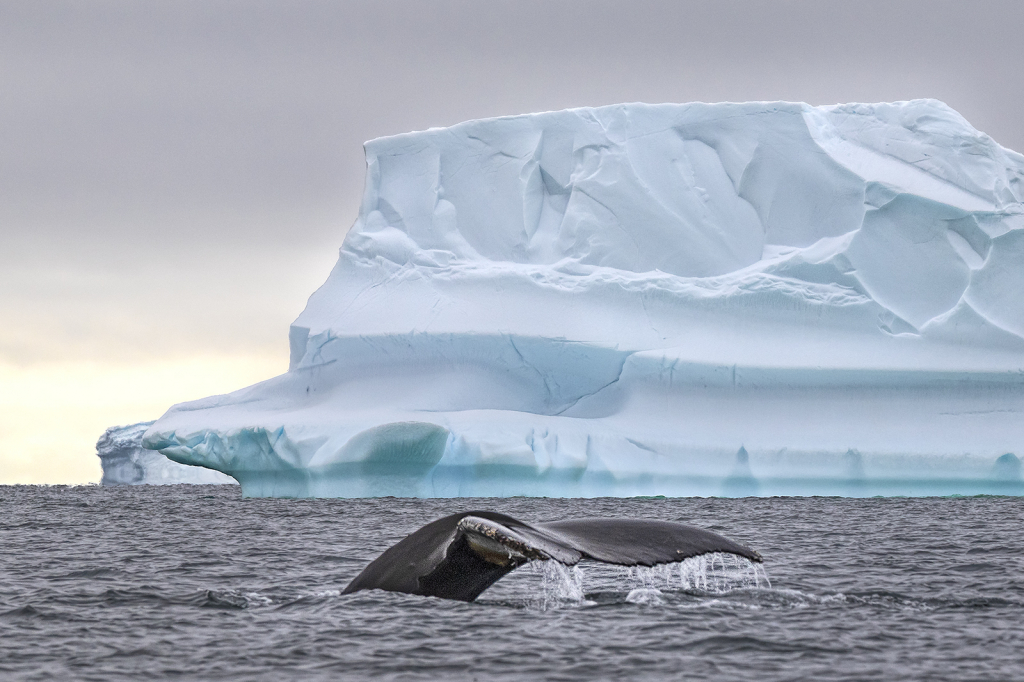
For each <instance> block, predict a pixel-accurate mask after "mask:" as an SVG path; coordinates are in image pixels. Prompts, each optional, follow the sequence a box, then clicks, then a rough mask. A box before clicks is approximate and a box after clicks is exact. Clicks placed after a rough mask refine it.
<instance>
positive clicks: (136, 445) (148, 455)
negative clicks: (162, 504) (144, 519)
mask: <svg viewBox="0 0 1024 682" xmlns="http://www.w3.org/2000/svg"><path fill="white" fill-rule="evenodd" d="M152 425H153V422H151V421H148V422H139V423H138V424H129V425H128V426H111V427H110V428H109V429H107V430H106V431H104V432H103V435H102V436H100V439H99V440H98V441H96V455H97V456H98V457H99V458H100V465H101V466H102V467H103V478H101V479H100V485H144V484H154V485H165V484H171V483H194V484H209V483H237V481H236V480H235V479H233V478H231V477H230V476H227V475H225V474H222V473H220V472H219V471H214V470H212V469H207V468H206V467H201V466H189V465H186V464H178V463H177V462H172V461H171V460H169V459H167V458H166V457H164V456H163V455H161V454H160V453H159V452H153V451H152V450H147V449H146V448H144V447H142V436H143V434H145V433H146V430H147V429H148V428H149V427H150V426H152Z"/></svg>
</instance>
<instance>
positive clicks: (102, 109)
mask: <svg viewBox="0 0 1024 682" xmlns="http://www.w3.org/2000/svg"><path fill="white" fill-rule="evenodd" d="M1021 27H1024V2H1020V0H1008V1H1005V2H1000V1H984V2H944V1H941V0H928V1H914V2H897V1H894V0H889V1H886V2H866V1H863V0H858V1H857V2H849V1H847V2H827V1H824V0H817V1H811V0H801V1H796V0H794V1H780V2H761V1H750V0H747V1H736V2H729V1H728V0H716V1H714V2H704V3H695V2H682V1H679V0H666V1H664V2H641V1H638V0H630V1H629V2H618V3H616V2H561V1H559V0H543V1H537V2H534V1H526V0H519V1H516V2H495V1H487V0H480V1H478V2H425V1H423V0H414V1H402V2H384V1H380V0H378V1H374V2H354V1H346V2H342V1H340V0H332V1H329V2H328V1H323V2H321V1H312V0H310V1H285V0H281V1H279V2H265V1H258V0H238V1H216V0H202V1H199V2H191V1H188V0H174V1H171V2H163V1H160V0H145V1H141V0H133V1H131V2H128V1H102V0H93V1H91V2H83V1H76V2H47V1H45V0H27V1H25V2H19V1H17V0H3V1H2V2H0V235H2V247H3V248H0V320H3V322H2V324H0V369H2V368H3V367H7V369H8V374H9V375H11V374H10V373H11V372H14V373H16V374H17V382H22V383H21V384H19V383H17V382H13V383H12V382H11V381H8V383H7V384H3V383H0V391H4V390H6V396H4V395H2V394H0V407H2V406H3V404H10V403H11V402H16V399H15V398H14V397H12V396H13V395H14V393H15V388H12V387H16V386H20V385H22V384H23V383H24V382H26V381H33V379H32V377H33V376H36V375H34V374H32V372H51V373H52V372H53V367H54V366H56V365H61V366H72V365H74V366H77V367H83V366H85V365H86V364H88V365H89V366H91V367H108V368H118V367H122V366H126V363H127V364H131V366H132V367H134V368H135V369H134V370H133V371H134V372H135V374H133V375H132V376H134V377H135V379H132V381H133V382H139V383H140V384H141V385H140V386H139V387H138V391H140V393H142V392H145V391H149V394H148V395H150V396H151V402H149V403H146V405H147V409H152V410H157V411H161V412H162V408H156V407H154V406H156V405H162V404H163V403H162V402H161V401H162V400H167V401H170V400H171V399H172V398H171V397H166V398H165V397H164V394H163V393H159V392H156V393H154V391H156V389H155V388H153V386H150V385H149V384H150V383H152V382H147V381H146V378H145V377H146V376H147V374H146V371H147V370H146V367H147V366H149V365H147V364H146V363H156V364H154V365H153V366H157V365H159V366H160V367H163V368H164V369H166V367H167V366H168V365H167V363H175V362H176V363H185V365H187V364H188V363H189V362H191V361H192V360H191V359H192V358H196V357H206V358H210V357H215V358H216V357H227V358H235V359H237V358H240V357H251V358H257V359H260V358H262V360H254V361H253V364H252V365H251V367H252V368H253V369H252V370H251V372H250V373H249V374H246V373H244V372H242V373H241V374H239V375H238V376H239V377H243V376H244V378H245V380H246V381H249V380H250V379H251V380H255V379H256V378H259V376H260V373H264V374H265V373H267V372H270V373H273V372H274V371H283V370H284V369H285V368H286V366H287V326H288V324H289V322H290V321H291V320H292V319H293V318H294V317H295V316H296V315H297V314H298V313H299V312H300V311H301V309H302V307H303V306H304V304H305V299H306V297H307V296H308V295H309V294H310V293H311V292H312V290H313V289H314V288H316V286H318V285H319V284H320V283H321V282H322V281H323V280H324V279H325V277H326V275H327V273H328V271H329V270H330V267H331V265H332V264H333V262H334V260H335V256H336V253H337V248H338V247H339V246H340V245H341V242H342V240H343V238H344V235H345V232H346V231H347V229H348V227H349V226H350V225H351V223H352V222H353V220H354V219H355V216H356V212H357V209H358V202H359V198H360V196H361V193H362V184H363V170H364V163H363V154H362V147H361V145H362V142H363V141H364V140H367V139H371V138H374V137H378V136H382V135H390V134H394V133H400V132H405V131H408V130H417V129H425V128H429V127H432V126H445V125H450V124H453V123H457V122H459V121H463V120H466V119H471V118H480V117H486V116H497V115H503V114H515V113H523V112H529V111H540V110H551V109H561V108H565V107H575V106H584V105H601V104H612V103H617V102H627V101H646V102H687V101H693V100H702V101H721V100H734V101H743V100H772V99H782V100H797V101H807V102H811V103H812V104H831V103H836V102H848V101H869V102H875V101H883V100H903V99H910V98H915V97H934V98H938V99H941V100H943V101H945V102H946V103H947V104H949V105H950V106H952V107H953V108H955V109H957V110H958V111H960V113H962V114H963V115H964V116H965V117H966V118H967V119H968V120H969V121H971V123H972V124H974V126H975V127H977V128H978V129H980V130H982V131H985V132H987V133H989V134H990V135H992V136H993V137H994V138H995V139H996V140H997V141H999V142H1000V143H1002V144H1003V145H1005V146H1008V147H1011V148H1015V149H1018V150H1021V151H1024V130H1022V125H1021V120H1022V117H1021V112H1022V111H1024V76H1022V73H1024V71H1022V68H1021V57H1020V30H1021ZM160 363H163V364H162V365H161V364H160ZM261 363H262V364H261ZM185 365H182V366H185ZM196 367H199V366H198V365H196V366H195V367H193V369H192V370H188V371H193V372H197V373H198V375H203V374H208V372H206V371H205V370H202V369H196ZM188 371H186V370H182V371H181V372H178V376H179V377H181V378H182V382H181V385H180V386H179V387H178V388H177V389H176V390H178V391H180V397H178V396H179V394H175V395H174V397H173V399H186V398H198V397H202V395H203V393H202V391H204V390H208V383H203V381H202V377H201V376H198V375H197V378H196V380H195V382H194V383H191V384H190V383H189V381H188V380H187V375H188ZM58 374H59V373H58ZM11 376H13V375H11ZM234 376H235V375H231V376H228V377H225V378H224V379H223V381H225V382H228V383H230V382H231V381H233V380H234V379H233V378H232V377H234ZM0 377H2V373H0ZM0 381H2V378H0ZM52 381H55V382H57V383H54V384H53V385H52V388H51V389H50V390H60V384H59V381H58V379H52ZM87 383H88V382H86V384H82V386H83V387H86V388H82V390H83V391H86V392H87V393H88V389H87ZM129 383H131V382H129ZM5 386H6V389H5V388H4V387H5ZM236 387H238V386H234V385H226V386H224V387H223V388H222V389H220V390H230V389H232V388H236ZM193 388H194V390H195V391H196V394H195V395H192V394H191V393H190V391H191V390H192V389H193ZM97 390H98V389H97ZM109 390H113V389H109ZM117 390H119V391H120V390H122V389H120V388H119V389H117ZM168 396H169V394H168ZM5 401H6V402H5ZM44 402H45V401H44ZM115 402H116V401H115ZM111 404H112V405H113V404H114V403H111ZM167 404H168V405H169V402H168V403H167ZM40 409H42V408H40ZM69 409H70V408H69ZM37 411H38V410H37ZM33 414H35V413H33ZM133 414H134V413H133ZM39 415H43V416H39ZM39 415H37V416H38V417H39V418H40V419H43V418H44V417H45V414H44V412H40V413H39ZM157 416H159V414H151V415H150V418H155V417H157ZM52 417H53V415H52V414H50V417H49V418H52ZM134 418H135V417H134V416H129V415H128V414H124V415H121V413H119V412H118V411H117V409H116V408H114V407H111V408H110V410H108V411H107V412H104V413H103V414H102V415H100V414H97V415H96V416H95V417H93V418H92V419H93V421H92V422H89V424H88V425H85V426H82V427H81V428H82V429H84V431H83V433H84V432H86V431H88V429H90V428H94V424H95V423H99V422H100V421H102V420H103V419H108V420H109V421H110V422H111V423H113V422H118V421H120V422H126V421H130V420H132V419H134ZM97 420H98V421H97ZM26 423H27V422H26ZM4 428H5V426H4V424H3V422H0V441H2V438H3V432H4ZM6 428H7V431H8V432H11V428H12V427H11V425H10V424H9V423H8V424H7V425H6ZM100 430H102V429H100ZM96 435H97V436H98V435H99V434H98V433H97V434H96ZM2 445H3V442H0V446H2ZM8 445H9V444H8ZM40 447H42V446H40ZM46 447H55V446H46ZM87 449H88V448H87ZM39 452H42V450H39ZM88 454H89V456H91V452H90V453H88ZM40 456H41V455H39V454H38V453H37V454H36V455H33V457H36V458H37V459H38V457H40ZM26 457H27V455H26ZM26 461H27V460H26ZM92 463H93V460H90V466H92ZM0 464H2V462H0ZM26 466H27V465H26ZM32 466H35V465H32ZM3 480H4V479H3V474H2V472H0V482H3Z"/></svg>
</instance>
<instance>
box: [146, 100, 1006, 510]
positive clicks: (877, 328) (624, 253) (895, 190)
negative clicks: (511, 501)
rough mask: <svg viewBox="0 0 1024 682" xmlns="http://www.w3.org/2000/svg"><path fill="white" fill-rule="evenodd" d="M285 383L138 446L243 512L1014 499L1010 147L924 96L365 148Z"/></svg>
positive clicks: (299, 326) (612, 115)
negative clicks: (194, 469) (793, 496)
mask: <svg viewBox="0 0 1024 682" xmlns="http://www.w3.org/2000/svg"><path fill="white" fill-rule="evenodd" d="M366 158H367V179H366V188H365V193H364V197H363V203H362V208H361V209H360V214H359V218H358V220H357V221H356V223H355V225H354V226H353V227H352V229H351V230H350V232H349V233H348V236H347V237H346V239H345V242H344V244H343V246H342V249H341V254H340V258H339V260H338V264H337V266H336V267H335V268H334V271H333V272H332V273H331V275H330V277H329V279H328V281H327V282H326V283H325V284H324V285H323V286H322V287H321V288H320V289H319V290H318V291H317V292H316V293H314V294H313V295H312V297H311V298H310V300H309V303H308V305H307V307H306V310H305V311H304V312H303V313H302V314H301V315H300V316H299V318H298V319H297V320H296V321H295V323H294V324H293V325H292V329H291V368H290V370H289V372H288V373H287V374H284V375H282V376H280V377H276V378H274V379H271V380H269V381H266V382H264V383H261V384H257V385H256V386H252V387H250V388H247V389H243V390H240V391H237V392H235V393H233V394H230V395H227V396H215V397H212V398H207V399H205V400H200V401H196V402H193V403H187V404H183V405H178V406H175V407H174V408H172V409H171V410H170V411H169V412H168V413H167V414H166V415H164V417H163V418H162V419H160V420H159V421H158V422H157V423H156V424H155V425H154V426H153V427H152V428H151V429H150V430H149V431H148V433H147V434H146V445H147V447H151V448H158V449H160V450H161V451H162V452H164V453H166V454H167V456H168V457H170V458H172V459H174V460H176V461H180V462H184V463H188V464H196V465H200V466H207V467H211V468H214V469H218V470H220V471H224V472H226V473H229V474H231V475H232V476H234V477H235V478H237V479H238V480H239V481H241V483H242V486H243V492H244V493H245V494H247V495H298V496H304V495H384V494H394V495H438V496H444V495H514V494H544V495H604V494H608V495H632V494H669V495H679V494H705V495H713V494H747V493H764V494H767V493H786V492H789V493H797V494H800V493H828V492H840V493H842V492H846V493H850V494H876V493H887V492H891V493H899V494H903V493H929V492H940V493H947V492H971V491H976V492H984V491H1017V492H1021V491H1024V487H1021V482H1020V480H1019V479H1020V477H1019V475H1018V476H1017V477H1016V478H1014V477H1013V476H1009V477H1007V476H1004V475H1002V474H999V473H998V472H1001V471H1003V469H1000V468H998V467H996V466H995V462H996V459H997V458H998V457H1000V456H1003V455H1005V454H1007V453H1009V452H1012V451H1017V452H1020V451H1022V450H1024V420H1022V419H1021V417H1022V412H1024V296H1022V295H1021V294H1020V292H1021V291H1022V290H1024V204H1022V199H1024V157H1022V156H1021V155H1020V154H1017V153H1015V152H1012V151H1010V150H1007V149H1004V148H1002V147H1000V146H999V145H998V144H996V143H995V142H994V141H993V140H992V139H991V138H989V137H988V136H986V135H984V134H982V133H979V132H978V131H976V130H975V129H974V128H972V127H971V126H970V124H968V123H967V121H965V120H964V119H963V118H962V117H961V116H960V115H959V114H957V113H956V112H955V111H953V110H951V109H949V108H948V107H947V106H945V105H944V104H942V103H941V102H936V101H933V100H922V101H913V102H901V103H893V104H876V105H865V104H850V105H840V106H834V107H811V106H808V105H805V104H791V103H747V104H714V105H708V104H686V105H657V106H650V105H643V104H629V105H619V106H610V107H601V108H596V109H575V110H569V111H561V112H552V113H544V114H533V115H526V116H514V117H507V118H500V119H492V120H484V121H470V122H467V123H462V124H459V125H456V126H453V127H451V128H445V129H432V130H428V131H425V132H419V133H409V134H405V135H398V136H395V137H389V138H382V139H378V140H373V141H371V142H369V143H367V144H366Z"/></svg>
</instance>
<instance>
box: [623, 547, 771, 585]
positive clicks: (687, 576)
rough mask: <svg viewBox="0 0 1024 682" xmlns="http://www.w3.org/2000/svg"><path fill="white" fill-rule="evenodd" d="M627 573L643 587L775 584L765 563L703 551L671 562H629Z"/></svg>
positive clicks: (732, 555) (733, 555)
mask: <svg viewBox="0 0 1024 682" xmlns="http://www.w3.org/2000/svg"><path fill="white" fill-rule="evenodd" d="M626 574H627V576H628V577H629V579H630V580H632V581H633V582H635V583H637V584H638V585H639V586H640V587H643V588H652V589H670V590H697V591H700V592H727V591H729V590H735V589H741V588H755V589H758V588H761V587H762V586H763V587H765V588H766V589H771V586H772V584H771V581H770V580H769V579H768V573H767V571H765V569H764V566H763V565H761V564H756V563H753V562H752V561H748V560H747V559H744V558H743V557H739V556H736V555H735V554H722V553H714V554H703V555H701V556H695V557H690V558H689V559H685V560H683V561H679V562H676V563H671V564H660V565H658V566H630V567H627V568H626Z"/></svg>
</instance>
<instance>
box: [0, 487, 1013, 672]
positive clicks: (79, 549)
mask: <svg viewBox="0 0 1024 682" xmlns="http://www.w3.org/2000/svg"><path fill="white" fill-rule="evenodd" d="M470 508H476V509H480V508H483V509H494V510H497V511H502V512H505V513H508V514H512V515H514V516H518V517H520V518H522V519H523V520H527V521H542V520H550V519H555V518H564V517H571V516H629V517H649V518H659V519H669V520H677V521H683V522H687V523H692V524H696V525H700V526H705V527H708V528H712V529H714V530H716V531H718V532H720V533H723V534H725V535H727V536H729V537H731V538H734V539H736V540H739V541H741V542H744V543H747V544H749V545H751V546H752V547H754V548H755V549H758V550H759V551H760V552H761V553H762V554H763V555H764V557H765V560H766V568H767V574H768V577H769V578H770V580H771V587H770V588H769V587H768V586H767V584H766V583H765V581H764V579H763V578H762V577H759V578H758V580H757V581H756V582H755V581H754V580H753V574H752V573H751V572H750V571H749V569H748V568H746V567H734V568H732V569H731V573H726V572H723V570H722V567H721V566H718V567H716V568H715V569H714V572H709V573H707V574H706V575H705V578H708V583H707V586H706V587H705V586H704V584H703V583H701V585H700V586H699V587H694V586H693V585H692V584H691V587H690V588H689V589H686V588H684V587H683V586H682V584H681V579H680V577H679V574H678V573H673V575H672V576H671V580H670V581H667V580H666V577H665V576H664V575H661V574H658V573H657V572H650V571H648V572H647V574H646V575H637V574H634V575H632V576H629V575H627V574H626V573H625V572H624V571H622V570H621V569H611V568H606V567H595V566H589V567H587V566H585V567H583V569H582V571H581V573H582V578H581V577H580V575H576V576H575V578H576V579H577V581H576V582H573V581H571V580H565V579H563V578H562V577H560V576H559V575H558V574H557V572H555V571H552V570H544V569H537V570H522V569H521V570H520V571H517V572H516V573H513V574H512V575H511V576H509V577H507V578H506V579H505V580H503V581H501V582H499V583H498V584H497V585H496V586H495V587H494V588H492V590H490V591H488V592H485V593H484V594H483V596H482V597H481V599H480V600H479V601H477V602H476V603H473V604H463V603H456V602H446V601H442V600H438V599H433V598H422V597H410V596H404V595H396V594H389V593H382V592H362V593H357V594H355V595H349V596H340V594H339V591H340V590H341V589H342V588H343V587H344V586H345V585H346V583H347V582H348V581H349V580H350V579H351V578H352V577H353V576H355V575H356V573H358V572H359V571H360V570H361V568H362V567H363V566H364V565H365V564H366V563H367V562H368V561H369V560H370V559H372V558H374V557H375V556H376V555H377V554H378V553H379V552H380V551H381V550H383V549H385V548H386V547H388V546H389V545H390V544H392V543H393V542H395V541H397V540H399V539H400V538H401V537H403V536H404V535H405V534H406V533H408V532H410V531H412V530H414V529H416V528H418V527H419V526H420V525H421V524H423V523H425V522H427V521H430V520H432V519H433V518H436V517H439V516H442V515H444V514H446V513H449V512H451V511H454V510H459V509H470ZM1022 550H1024V499H1021V498H1000V497H979V498H926V499H899V498H886V499H882V498H876V499H842V498H760V499H758V498H752V499H713V498H712V499H592V500H581V499H528V498H512V499H488V500H466V499H459V500H410V499H371V500H275V499H242V498H241V496H240V493H239V490H238V488H237V487H235V486H187V485H180V486H166V487H155V486H152V487H151V486H138V487H122V488H101V487H95V486H92V487H75V488H67V487H31V486H16V487H0V679H3V680H104V681H108V680H163V679H174V680H346V679H359V680H366V679H374V680H386V679H399V680H404V679H408V680H420V679H423V680H438V679H442V680H448V679H451V680H462V679H465V680H525V679H551V680H592V679H728V680H759V681H765V680H804V679H816V680H831V679H843V680H847V679H863V680H957V681H962V680H1013V679H1024V552H1022ZM691 568H693V567H692V566H691ZM570 577H571V576H570ZM691 577H692V576H691ZM580 578H581V582H580ZM757 583H760V586H758V585H757ZM578 587H582V592H583V594H582V595H580V594H573V590H574V588H578Z"/></svg>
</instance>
